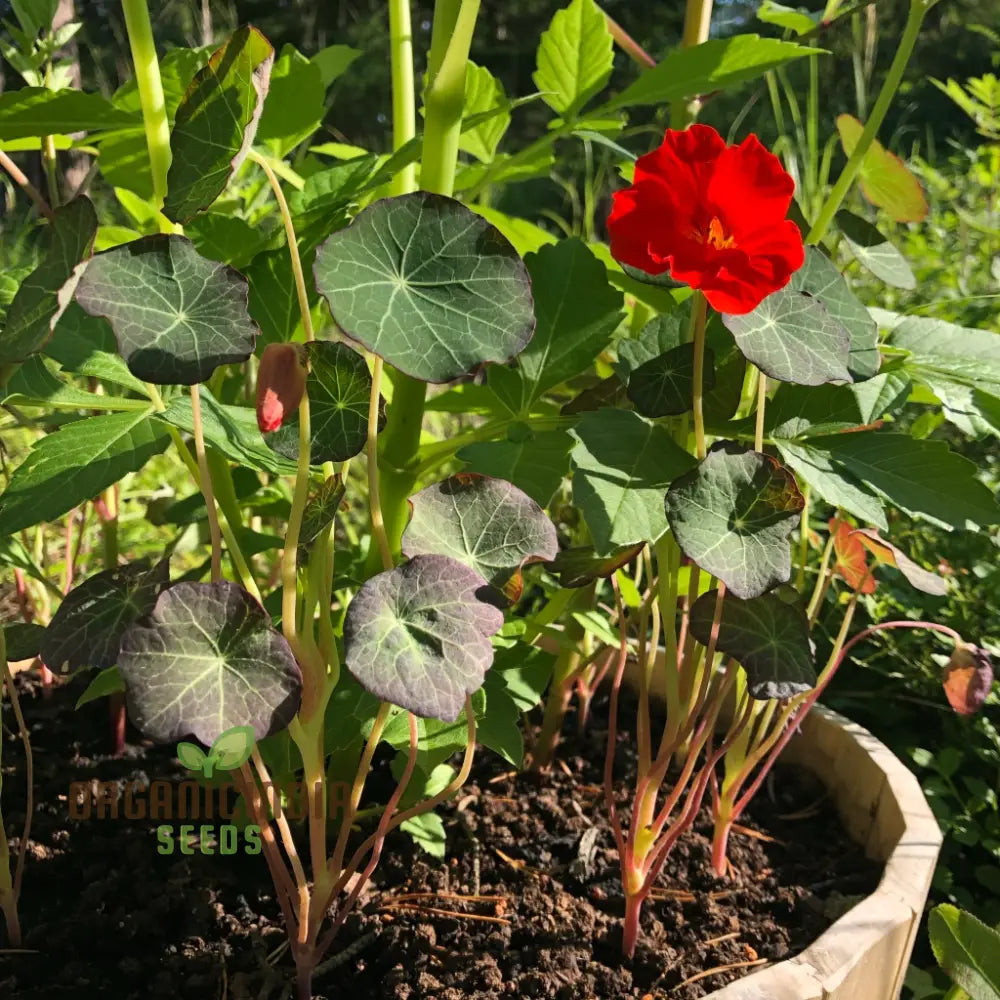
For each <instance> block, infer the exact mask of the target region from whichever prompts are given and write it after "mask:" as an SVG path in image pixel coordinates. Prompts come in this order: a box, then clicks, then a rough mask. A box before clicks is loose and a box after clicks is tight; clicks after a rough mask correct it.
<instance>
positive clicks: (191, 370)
mask: <svg viewBox="0 0 1000 1000" xmlns="http://www.w3.org/2000/svg"><path fill="white" fill-rule="evenodd" d="M76 299H77V301H78V302H79V303H80V305H81V306H83V308H84V309H86V310H87V312H89V313H90V314H91V315H92V316H103V317H104V318H105V319H107V320H108V322H109V323H110V324H111V329H112V330H114V334H115V339H116V340H117V341H118V351H119V353H120V354H121V355H122V357H123V358H124V359H125V360H126V362H127V363H128V367H129V371H131V372H132V374H133V375H135V376H136V378H139V379H142V380H143V381H144V382H153V383H154V384H156V385H174V384H178V383H179V384H182V385H194V384H195V383H196V382H204V381H205V380H206V379H207V378H208V377H209V376H210V375H211V374H212V372H214V371H215V369H216V368H218V367H219V365H225V364H232V363H235V362H240V361H246V359H247V358H248V357H250V355H251V354H252V353H253V348H254V341H255V339H256V337H257V327H256V325H255V324H254V322H253V321H252V320H251V319H250V314H249V313H248V312H247V283H246V279H245V278H244V277H243V275H241V274H240V273H239V272H238V271H234V270H233V269H232V268H231V267H227V266H226V265H225V264H219V263H218V262H216V261H212V260H208V259H207V258H205V257H202V256H201V255H200V254H199V253H198V251H197V250H195V248H194V244H193V243H192V242H191V241H190V240H188V239H185V238H184V237H183V236H172V235H170V236H163V235H160V236H144V237H143V238H142V239H140V240H135V241H133V242H132V243H126V244H124V245H122V246H119V247H115V248H114V249H113V250H107V251H105V252H104V253H101V254H98V255H97V256H96V257H94V259H93V260H91V261H90V263H89V264H88V265H87V269H86V271H84V274H83V278H81V280H80V285H79V287H78V288H77V292H76Z"/></svg>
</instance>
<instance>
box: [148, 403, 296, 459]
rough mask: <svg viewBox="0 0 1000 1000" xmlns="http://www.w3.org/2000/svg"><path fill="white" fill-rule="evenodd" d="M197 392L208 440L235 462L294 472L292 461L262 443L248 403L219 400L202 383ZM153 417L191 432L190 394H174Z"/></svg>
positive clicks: (192, 431)
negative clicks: (225, 402)
mask: <svg viewBox="0 0 1000 1000" xmlns="http://www.w3.org/2000/svg"><path fill="white" fill-rule="evenodd" d="M200 394H201V416H202V427H203V433H204V435H205V440H206V441H207V442H208V444H210V445H211V446H212V447H213V448H216V449H217V450H218V451H219V452H221V453H222V454H223V455H225V456H226V458H228V459H230V460H231V461H233V462H236V464H237V465H246V466H249V467H250V468H251V469H258V470H259V471H262V472H273V473H275V474H276V475H281V476H284V475H294V474H295V463H294V462H291V461H289V460H288V459H287V458H283V457H282V456H281V455H279V454H278V453H277V452H275V451H272V450H271V449H270V448H268V447H267V446H266V445H265V444H264V442H263V440H262V439H261V434H260V429H259V428H258V427H257V417H256V415H255V413H254V411H253V410H252V409H250V407H248V406H230V405H228V404H224V403H220V402H218V400H216V398H215V397H214V396H213V395H212V394H211V393H210V392H209V391H208V389H206V388H204V386H203V387H202V388H201V390H200ZM156 417H157V419H158V420H163V421H166V422H167V423H168V424H173V426H174V427H178V428H180V430H182V431H186V432H187V433H188V434H192V433H194V419H193V418H192V416H191V397H190V396H189V395H187V394H186V393H185V394H184V395H180V396H174V397H173V398H172V399H171V400H170V402H169V403H167V408H166V410H164V411H163V412H162V413H158V414H156Z"/></svg>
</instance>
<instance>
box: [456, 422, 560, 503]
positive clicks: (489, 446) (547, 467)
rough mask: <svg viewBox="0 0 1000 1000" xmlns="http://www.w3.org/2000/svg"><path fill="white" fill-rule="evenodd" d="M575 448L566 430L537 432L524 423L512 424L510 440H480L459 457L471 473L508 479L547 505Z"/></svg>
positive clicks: (461, 450) (464, 450)
mask: <svg viewBox="0 0 1000 1000" xmlns="http://www.w3.org/2000/svg"><path fill="white" fill-rule="evenodd" d="M518 428H520V430H518ZM572 447H573V439H572V438H571V437H570V436H569V434H567V433H566V432H565V431H538V432H535V431H532V430H531V429H530V428H529V427H528V425H527V424H520V425H514V426H512V427H511V429H510V432H509V433H508V436H507V440H506V441H478V442H476V443H475V444H470V445H466V446H465V447H464V448H462V449H460V450H459V451H458V452H456V454H455V457H456V458H457V459H458V460H459V461H460V462H466V463H468V469H469V471H470V472H478V473H479V474H480V475H483V476H495V477H496V478H497V479H506V480H507V481H508V482H510V483H513V484H514V485H515V486H516V487H518V489H521V490H524V492H525V493H527V494H528V496H529V497H531V499H532V500H534V501H535V503H537V504H538V505H539V506H541V507H547V506H548V505H549V502H550V501H551V500H552V497H553V494H554V493H555V492H556V490H557V489H558V488H559V484H560V483H561V482H562V481H563V479H564V477H565V476H566V474H567V473H568V472H569V452H570V448H572Z"/></svg>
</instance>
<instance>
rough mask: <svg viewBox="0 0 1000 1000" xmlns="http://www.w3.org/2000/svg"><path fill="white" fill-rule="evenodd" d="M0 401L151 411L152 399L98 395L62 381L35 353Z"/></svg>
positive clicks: (75, 408) (1, 396)
mask: <svg viewBox="0 0 1000 1000" xmlns="http://www.w3.org/2000/svg"><path fill="white" fill-rule="evenodd" d="M0 402H2V403H3V404H4V405H11V406H20V407H29V408H30V407H45V408H48V407H51V408H52V409H54V410H57V409H69V410H109V411H116V410H120V411H126V410H148V409H149V400H148V399H125V398H124V397H123V396H109V395H103V394H102V395H98V394H97V393H96V392H86V391H85V390H83V389H77V388H76V386H73V385H67V384H66V383H65V382H61V381H60V380H59V379H58V378H56V376H55V375H54V374H53V373H52V372H51V371H50V369H49V368H48V367H47V366H46V364H45V362H44V361H43V360H42V359H41V357H39V356H38V355H35V356H34V357H31V358H28V360H27V361H25V362H24V364H23V365H21V366H20V367H19V368H18V369H17V371H16V372H14V374H13V375H12V376H11V378H10V381H9V382H8V383H7V386H6V388H5V389H0Z"/></svg>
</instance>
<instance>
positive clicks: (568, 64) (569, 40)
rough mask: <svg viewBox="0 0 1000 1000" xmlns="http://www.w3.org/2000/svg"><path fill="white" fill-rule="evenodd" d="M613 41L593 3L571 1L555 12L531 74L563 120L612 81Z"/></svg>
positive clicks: (592, 0)
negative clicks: (535, 67)
mask: <svg viewBox="0 0 1000 1000" xmlns="http://www.w3.org/2000/svg"><path fill="white" fill-rule="evenodd" d="M613 49H614V39H613V38H612V37H611V32H610V31H609V30H608V20H607V18H606V17H605V16H604V14H603V12H602V11H601V9H600V7H598V6H597V4H596V3H595V2H594V0H572V3H570V5H569V6H568V7H565V8H563V9H562V10H560V11H557V12H556V15H555V16H554V17H553V18H552V23H551V24H550V25H549V27H548V30H547V31H545V32H543V34H542V39H541V42H540V44H539V46H538V68H537V69H536V70H535V72H534V74H533V75H532V80H534V82H535V86H536V87H537V88H538V89H539V90H540V91H541V93H542V100H543V101H545V103H546V104H548V106H549V107H550V108H552V109H553V110H554V111H556V112H558V113H559V114H560V115H562V116H563V117H564V118H573V117H574V116H575V115H576V113H577V112H578V111H579V110H580V109H581V108H582V107H583V106H584V105H585V104H586V103H587V102H588V101H589V100H590V99H591V98H592V97H593V96H594V95H595V94H599V93H600V92H601V91H602V90H603V89H604V87H605V85H606V84H607V82H608V80H609V79H610V78H611V70H612V68H613V66H614V51H613Z"/></svg>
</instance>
